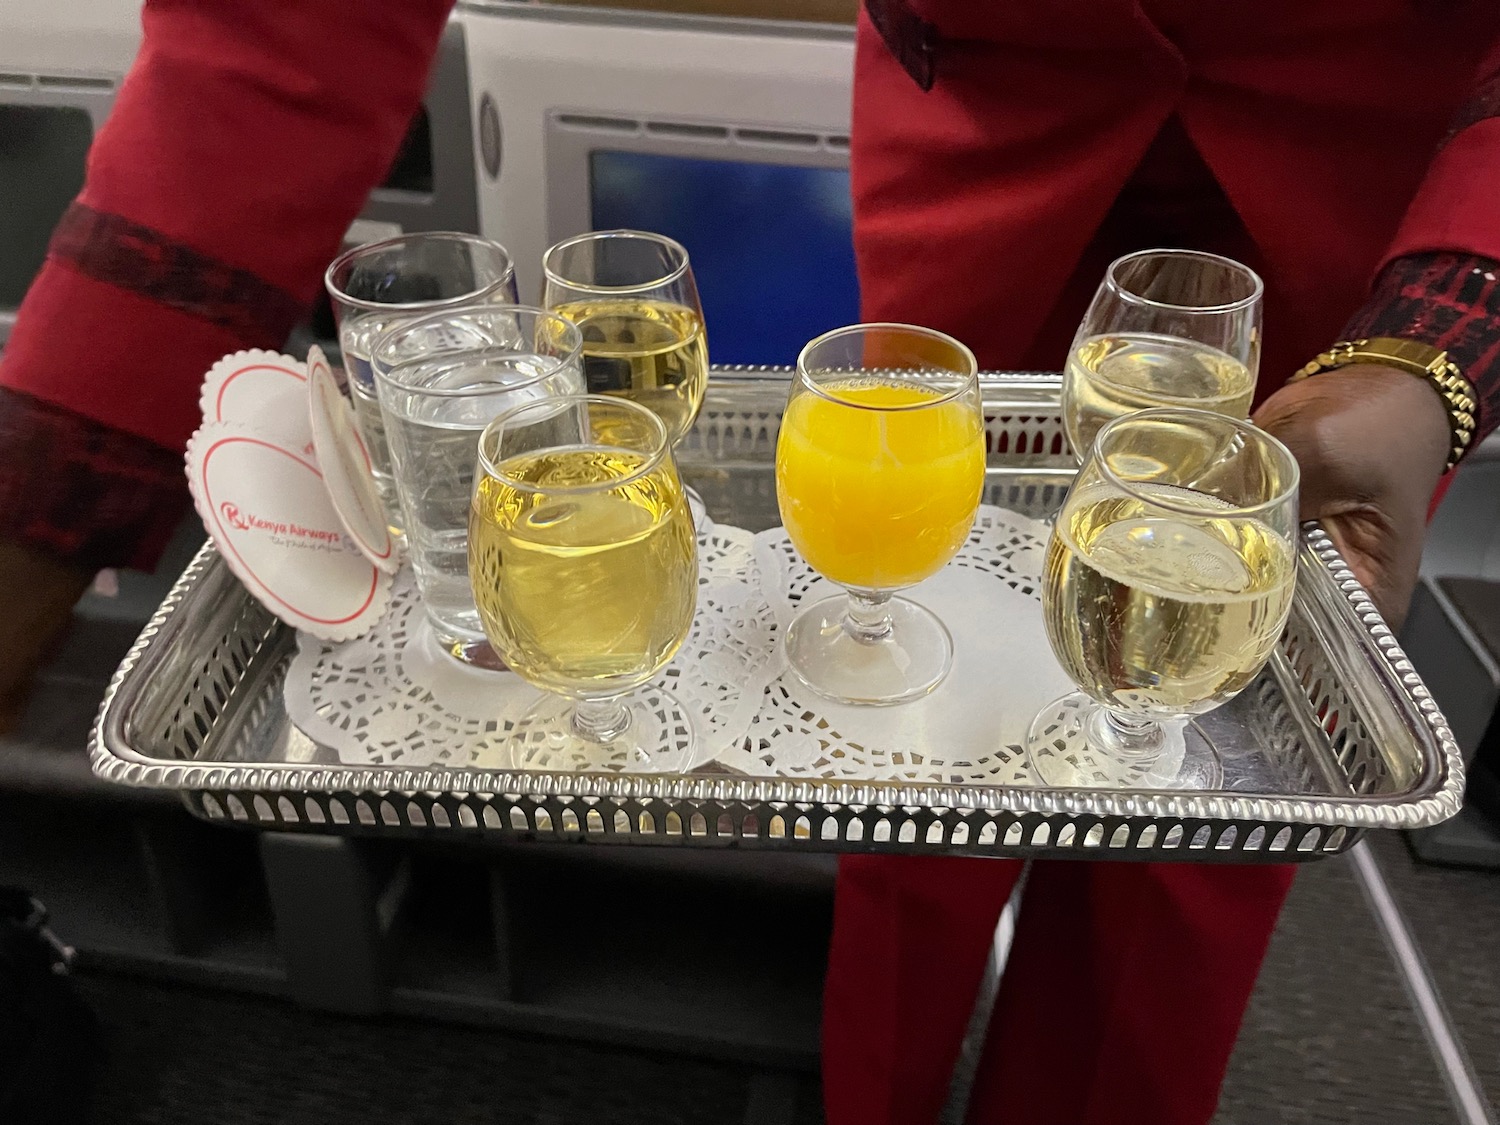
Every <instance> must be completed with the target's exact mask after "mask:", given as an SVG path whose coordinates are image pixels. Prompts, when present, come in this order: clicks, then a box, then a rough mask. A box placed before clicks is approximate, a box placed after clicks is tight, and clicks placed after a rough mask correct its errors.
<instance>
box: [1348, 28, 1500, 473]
mask: <svg viewBox="0 0 1500 1125" xmlns="http://www.w3.org/2000/svg"><path fill="white" fill-rule="evenodd" d="M1344 336H1345V338H1346V339H1352V338H1360V337H1368V336H1404V337H1408V338H1411V339H1416V340H1422V341H1424V342H1426V343H1429V344H1432V345H1434V346H1435V347H1440V348H1443V349H1445V350H1446V351H1447V352H1448V354H1449V355H1450V356H1451V357H1452V358H1453V359H1454V361H1455V362H1457V363H1458V364H1459V366H1460V367H1462V368H1463V371H1464V374H1465V375H1467V376H1468V378H1469V381H1470V382H1471V383H1473V384H1474V389H1475V391H1476V392H1477V393H1478V398H1479V418H1478V433H1477V434H1476V436H1475V444H1478V442H1479V441H1480V440H1482V439H1483V438H1484V437H1485V436H1486V435H1487V434H1489V433H1491V432H1492V431H1493V430H1495V429H1496V427H1497V426H1500V43H1497V44H1495V46H1494V48H1493V49H1492V50H1491V51H1490V54H1489V57H1488V59H1487V60H1486V62H1485V64H1484V65H1483V66H1482V67H1481V68H1480V73H1479V76H1478V80H1477V82H1476V85H1475V90H1474V93H1473V96H1472V97H1470V98H1469V100H1468V101H1467V102H1466V103H1465V105H1464V107H1463V109H1462V110H1460V111H1459V114H1458V116H1457V118H1455V120H1454V122H1453V126H1452V128H1450V129H1449V131H1448V135H1447V136H1446V137H1445V138H1444V139H1443V143H1442V145H1441V146H1440V147H1439V148H1438V151H1437V154H1436V156H1435V157H1434V158H1433V161H1432V164H1431V165H1430V167H1429V168H1428V171H1427V175H1426V177H1425V178H1424V179H1423V181H1422V186H1421V188H1420V189H1419V190H1418V191H1417V195H1416V198H1415V199H1413V200H1412V203H1411V206H1410V207H1409V208H1408V209H1407V212H1406V215H1405V217H1404V219H1403V220H1402V223H1401V227H1400V229H1399V230H1398V231H1397V234H1396V238H1395V241H1394V242H1393V243H1392V245H1391V248H1390V251H1389V252H1388V253H1387V255H1386V259H1385V262H1384V263H1383V264H1382V267H1381V270H1380V273H1379V276H1378V278H1377V279H1376V283H1375V286H1374V289H1373V290H1372V292H1371V294H1370V299H1369V301H1367V302H1366V303H1365V305H1364V307H1363V308H1361V309H1360V310H1359V312H1358V313H1356V314H1355V316H1354V317H1353V319H1352V320H1351V321H1350V322H1349V324H1348V326H1347V327H1346V328H1345V330H1344ZM1471 448H1472V446H1471Z"/></svg>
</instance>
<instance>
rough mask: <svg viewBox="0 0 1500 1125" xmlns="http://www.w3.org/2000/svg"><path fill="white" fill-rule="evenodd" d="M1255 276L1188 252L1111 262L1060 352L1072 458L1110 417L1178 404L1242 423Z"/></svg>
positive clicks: (1253, 367)
mask: <svg viewBox="0 0 1500 1125" xmlns="http://www.w3.org/2000/svg"><path fill="white" fill-rule="evenodd" d="M1263 289H1264V286H1263V285H1262V284H1261V280H1260V278H1259V277H1257V276H1256V274H1255V272H1254V271H1253V270H1251V269H1250V268H1249V267H1248V266H1243V265H1241V264H1240V263H1239V262H1236V261H1234V260H1232V259H1230V258H1224V257H1220V256H1219V255H1218V254H1207V253H1203V252H1201V251H1198V250H1142V251H1139V252H1138V253H1135V254H1127V255H1125V257H1123V258H1120V259H1118V260H1117V261H1115V262H1113V263H1112V264H1111V265H1110V267H1109V269H1108V271H1107V272H1106V273H1105V275H1104V281H1103V282H1102V283H1101V284H1100V286H1099V290H1098V292H1097V293H1095V294H1094V300H1093V303H1092V304H1091V305H1090V306H1089V310H1088V312H1087V313H1086V314H1085V315H1084V318H1083V322H1082V324H1080V325H1079V328H1078V335H1077V336H1076V337H1075V338H1074V340H1073V347H1072V350H1071V351H1070V352H1069V353H1068V363H1067V368H1066V372H1065V375H1064V379H1063V424H1064V425H1065V426H1066V427H1067V431H1068V440H1069V441H1070V442H1071V443H1072V445H1073V451H1074V453H1075V454H1076V455H1077V456H1078V458H1079V460H1082V459H1083V458H1084V457H1085V456H1086V455H1087V454H1088V451H1089V446H1090V445H1091V444H1092V443H1093V440H1094V435H1095V434H1097V433H1098V432H1099V428H1100V427H1101V426H1103V425H1104V424H1105V423H1106V422H1108V421H1109V420H1110V419H1111V418H1118V417H1119V416H1120V415H1122V414H1129V413H1130V412H1131V411H1135V410H1147V409H1150V408H1151V407H1154V406H1185V407H1193V408H1196V409H1200V410H1212V411H1215V412H1216V413H1219V414H1227V415H1229V416H1230V417H1232V418H1247V417H1249V415H1250V403H1251V400H1252V399H1253V398H1254V397H1255V377H1256V373H1257V371H1258V370H1259V368H1260V321H1261V293H1262V290H1263Z"/></svg>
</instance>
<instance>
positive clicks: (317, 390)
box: [303, 345, 401, 574]
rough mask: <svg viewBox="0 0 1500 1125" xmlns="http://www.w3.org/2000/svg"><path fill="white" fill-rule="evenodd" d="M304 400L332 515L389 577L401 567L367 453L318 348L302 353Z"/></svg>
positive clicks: (305, 412)
mask: <svg viewBox="0 0 1500 1125" xmlns="http://www.w3.org/2000/svg"><path fill="white" fill-rule="evenodd" d="M306 396H307V397H306V400H305V402H304V404H303V413H304V415H305V416H306V417H307V419H308V422H309V425H310V427H311V430H312V439H313V447H314V448H315V449H316V450H317V457H318V465H319V466H320V467H321V468H322V470H323V482H324V484H326V485H327V486H328V495H329V496H330V497H331V498H332V500H333V508H334V511H336V512H337V513H338V516H339V519H340V520H342V521H343V525H344V530H345V531H347V532H348V533H349V536H350V538H352V539H353V540H354V545H355V546H356V547H358V548H359V549H360V550H361V551H363V552H364V555H365V558H367V559H369V560H370V561H371V562H372V563H374V564H375V565H376V566H378V567H379V568H380V569H381V570H383V571H385V572H386V573H387V574H395V573H396V571H397V570H399V569H400V567H401V555H400V552H399V551H398V550H397V549H396V540H395V539H394V538H393V537H392V535H391V528H390V524H389V522H388V521H387V520H386V518H385V508H384V506H383V505H382V504H381V502H380V492H379V490H377V489H376V487H375V474H374V472H372V471H371V467H370V451H369V450H368V449H366V448H365V443H364V439H362V438H361V437H360V436H359V431H358V430H356V429H355V428H354V410H353V408H352V407H350V405H349V400H348V399H346V398H345V397H344V395H343V393H342V392H341V391H340V390H339V385H338V384H337V383H336V382H334V380H333V371H332V370H331V369H330V368H329V366H328V360H327V359H325V358H324V356H323V349H322V348H320V347H318V346H317V345H313V347H312V348H311V349H310V350H309V351H308V353H307V387H306Z"/></svg>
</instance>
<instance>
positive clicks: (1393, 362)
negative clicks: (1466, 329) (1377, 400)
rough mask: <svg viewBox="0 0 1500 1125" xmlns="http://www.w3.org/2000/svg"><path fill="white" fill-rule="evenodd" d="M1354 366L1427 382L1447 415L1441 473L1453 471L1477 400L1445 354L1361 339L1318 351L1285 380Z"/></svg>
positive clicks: (1395, 341)
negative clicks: (1384, 369)
mask: <svg viewBox="0 0 1500 1125" xmlns="http://www.w3.org/2000/svg"><path fill="white" fill-rule="evenodd" d="M1357 363H1373V364H1380V365H1382V366H1385V367H1394V368H1396V369H1397V370H1398V371H1406V372H1409V373H1410V374H1412V375H1415V376H1417V377H1418V378H1421V379H1426V380H1427V381H1428V382H1429V383H1431V384H1432V386H1433V389H1434V390H1436V391H1437V393H1438V396H1439V397H1440V398H1441V399H1442V400H1443V408H1444V409H1445V410H1446V411H1447V413H1448V428H1449V435H1450V438H1451V445H1450V448H1449V453H1448V463H1447V465H1446V466H1444V471H1447V470H1448V469H1452V468H1453V467H1454V466H1455V465H1457V464H1458V462H1459V460H1460V459H1461V458H1462V457H1463V455H1464V454H1465V453H1466V452H1467V451H1468V449H1469V446H1470V445H1471V444H1472V443H1473V441H1474V432H1475V427H1476V425H1477V421H1476V419H1477V415H1478V411H1479V400H1478V397H1477V396H1476V395H1475V393H1474V387H1473V384H1471V383H1470V382H1469V380H1468V379H1467V378H1465V377H1464V373H1463V369H1462V368H1460V367H1459V366H1458V364H1456V363H1454V362H1453V361H1452V360H1451V359H1449V358H1448V353H1447V352H1445V351H1442V350H1440V349H1438V348H1434V347H1432V346H1431V345H1430V344H1423V343H1421V342H1420V341H1417V340H1403V339H1399V338H1397V337H1384V336H1376V337H1371V338H1369V339H1364V340H1342V341H1340V342H1339V343H1337V344H1334V345H1333V347H1331V348H1329V349H1328V350H1327V351H1325V352H1320V353H1319V354H1318V355H1317V356H1316V357H1314V358H1313V359H1312V360H1311V361H1310V362H1309V363H1308V364H1307V365H1306V366H1304V367H1302V368H1300V369H1298V371H1297V372H1296V373H1295V374H1293V375H1292V377H1291V378H1290V379H1289V380H1287V382H1289V383H1295V382H1298V381H1300V380H1302V379H1306V378H1308V377H1309V376H1312V375H1318V374H1321V373H1322V372H1324V371H1336V370H1338V369H1339V368H1341V367H1349V366H1352V365H1354V364H1357Z"/></svg>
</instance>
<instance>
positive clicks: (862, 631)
mask: <svg viewBox="0 0 1500 1125" xmlns="http://www.w3.org/2000/svg"><path fill="white" fill-rule="evenodd" d="M977 372H978V365H977V364H976V363H975V361H974V353H972V352H971V351H969V349H968V348H966V347H964V345H962V344H960V343H959V342H958V341H957V340H955V339H953V338H952V337H950V336H945V335H943V334H942V333H941V332H934V331H932V330H931V329H927V328H916V327H912V326H911V325H905V324H860V325H855V326H854V327H851V328H840V329H838V330H837V331H834V332H829V333H827V334H826V335H823V336H819V337H818V338H817V339H816V340H813V341H812V342H811V343H810V344H808V345H807V347H805V348H804V349H803V350H802V354H801V355H800V356H799V357H798V360H797V374H796V377H795V378H794V379H793V381H792V387H791V393H790V396H789V398H788V400H787V405H786V411H785V413H784V415H783V416H782V421H781V433H780V436H779V438H778V439H777V443H776V497H777V500H778V502H779V503H780V505H781V520H782V523H783V524H785V525H786V529H787V534H788V535H789V536H790V537H791V540H792V543H793V545H794V546H796V548H797V550H798V551H800V552H801V553H802V557H803V558H805V559H806V560H807V562H808V563H809V565H811V566H812V568H813V569H814V570H816V571H817V572H818V573H819V574H821V575H823V577H825V578H827V579H829V580H831V581H833V582H837V583H838V584H839V585H841V586H843V587H844V588H845V589H846V591H847V594H845V595H838V596H835V597H831V598H825V599H823V600H821V601H818V602H816V603H814V604H813V605H811V606H809V607H808V608H807V609H804V610H803V611H802V612H801V613H800V614H799V615H798V617H797V618H796V620H794V621H793V622H792V625H791V627H790V628H789V629H788V630H787V634H786V654H787V659H788V661H789V662H790V663H791V666H792V669H793V671H794V672H796V674H797V675H798V676H799V677H800V678H801V679H802V680H803V682H805V683H806V684H807V685H808V686H809V687H810V688H812V689H813V690H814V691H816V692H818V693H819V694H821V695H825V696H827V697H829V698H831V699H836V700H839V701H840V702H844V703H867V704H884V703H899V702H901V701H903V700H907V699H914V698H916V697H917V696H921V695H925V694H927V693H928V692H930V691H932V689H933V688H935V687H936V686H937V685H938V684H939V683H940V682H941V681H942V679H943V677H944V676H946V675H947V673H948V669H949V668H950V667H952V664H953V640H952V638H951V637H950V636H949V634H948V630H947V628H946V627H944V625H943V623H942V622H941V621H939V620H938V618H937V617H936V616H935V615H934V614H933V613H932V612H931V611H929V610H927V609H925V608H923V607H922V606H919V605H917V604H916V603H915V602H912V601H909V600H907V599H904V598H897V597H893V596H892V595H893V594H894V593H895V591H897V590H900V589H902V588H903V587H906V586H912V585H915V584H916V583H918V582H921V581H922V580H923V579H926V578H931V577H932V576H933V575H934V574H936V573H937V572H938V571H940V570H942V568H943V567H944V566H945V565H947V563H948V560H949V559H951V558H952V557H953V556H954V555H955V554H957V552H958V549H959V547H961V546H962V545H963V543H964V541H965V540H966V539H967V538H968V535H969V530H970V528H971V527H972V526H973V524H974V515H975V512H976V511H977V510H978V508H979V500H980V496H981V494H982V493H983V491H984V463H985V449H984V414H983V410H982V407H981V402H980V395H979V380H978V373H977Z"/></svg>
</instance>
